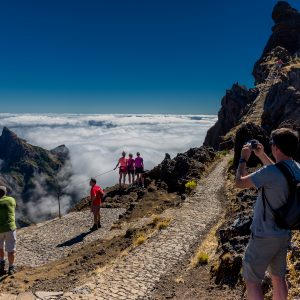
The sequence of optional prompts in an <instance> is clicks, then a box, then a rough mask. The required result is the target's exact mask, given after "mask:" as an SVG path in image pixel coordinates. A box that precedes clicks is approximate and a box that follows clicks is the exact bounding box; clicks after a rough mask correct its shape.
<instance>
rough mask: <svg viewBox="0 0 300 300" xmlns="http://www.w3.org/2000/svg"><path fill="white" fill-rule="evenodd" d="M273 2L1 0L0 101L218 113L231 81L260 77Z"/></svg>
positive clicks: (22, 106)
mask: <svg viewBox="0 0 300 300" xmlns="http://www.w3.org/2000/svg"><path fill="white" fill-rule="evenodd" d="M275 3H276V1H275V0H263V1H262V0H251V1H241V0H228V1H224V0H218V1H212V0H188V1H187V0H181V1H178V0H172V1H171V0H151V1H150V0H147V1H146V0H145V1H144V0H136V1H135V0H134V1H133V0H128V1H124V0H119V1H115V0H110V1H103V0H80V1H79V0H43V1H40V0H36V1H32V0H31V1H30V0H27V1H24V0H19V1H14V0H7V1H5V0H3V1H1V9H0V27H1V32H0V38H1V43H0V101H1V109H0V110H1V112H14V113H27V112H31V113H49V112H50V113H95V114H97V113H171V114H172V113H175V114H202V113H204V114H205V113H208V114H214V113H217V111H218V110H219V108H220V102H221V97H222V96H223V95H224V93H225V90H226V89H228V88H230V87H231V85H232V84H233V83H234V82H237V81H238V82H239V83H241V84H245V85H246V86H248V87H250V86H252V85H253V78H252V76H251V72H252V68H253V64H254V62H255V61H256V60H257V59H258V58H259V57H260V55H261V53H262V50H263V48H264V46H265V44H266V42H267V39H268V38H269V36H270V34H271V27H272V25H273V21H272V19H271V13H272V8H273V6H274V4H275ZM289 3H290V4H291V5H292V6H293V7H295V8H297V9H300V3H299V1H298V0H293V1H289Z"/></svg>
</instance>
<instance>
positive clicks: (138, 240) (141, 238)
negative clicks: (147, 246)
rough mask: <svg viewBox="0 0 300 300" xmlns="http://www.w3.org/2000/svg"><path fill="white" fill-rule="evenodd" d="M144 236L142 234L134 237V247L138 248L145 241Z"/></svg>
mask: <svg viewBox="0 0 300 300" xmlns="http://www.w3.org/2000/svg"><path fill="white" fill-rule="evenodd" d="M146 239H147V238H146V236H145V235H144V234H140V235H139V236H137V237H136V239H135V241H134V245H135V246H140V245H142V244H143V243H144V242H145V241H146Z"/></svg>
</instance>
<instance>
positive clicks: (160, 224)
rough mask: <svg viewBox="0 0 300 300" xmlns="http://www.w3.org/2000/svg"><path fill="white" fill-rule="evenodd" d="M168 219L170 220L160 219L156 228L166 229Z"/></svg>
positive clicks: (168, 222)
mask: <svg viewBox="0 0 300 300" xmlns="http://www.w3.org/2000/svg"><path fill="white" fill-rule="evenodd" d="M170 221H171V220H170V219H167V220H163V221H160V222H159V223H157V225H156V228H157V229H158V230H163V229H166V228H167V227H168V226H169V224H170Z"/></svg>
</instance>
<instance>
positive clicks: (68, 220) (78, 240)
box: [16, 208, 125, 267]
mask: <svg viewBox="0 0 300 300" xmlns="http://www.w3.org/2000/svg"><path fill="white" fill-rule="evenodd" d="M124 212H125V209H123V208H101V215H102V217H101V223H102V227H101V228H100V229H98V230H97V231H94V232H91V231H89V228H90V227H91V225H92V223H93V220H92V214H91V212H90V211H89V210H85V211H81V212H72V213H69V214H67V215H65V216H63V217H62V218H61V219H54V220H52V221H49V222H44V223H40V224H37V225H36V226H30V227H27V228H23V229H20V230H18V232H17V236H18V240H17V243H18V245H17V249H18V255H17V256H16V265H17V266H21V265H26V266H31V267H36V266H40V265H43V264H46V263H48V262H50V261H55V260H58V259H60V258H62V257H66V256H67V255H68V254H69V253H70V252H71V251H74V250H76V249H80V248H82V247H83V246H84V245H86V244H89V243H90V242H93V241H96V240H97V239H99V238H103V237H104V236H105V235H106V234H107V232H109V230H110V228H111V225H112V224H113V223H114V222H115V221H116V220H118V218H119V215H120V214H122V213H124Z"/></svg>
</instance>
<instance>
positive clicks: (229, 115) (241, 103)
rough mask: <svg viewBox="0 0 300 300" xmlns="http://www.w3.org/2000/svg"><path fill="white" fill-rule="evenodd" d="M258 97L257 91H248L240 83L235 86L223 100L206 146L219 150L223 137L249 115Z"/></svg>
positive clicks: (207, 136) (205, 143) (227, 92)
mask: <svg viewBox="0 0 300 300" xmlns="http://www.w3.org/2000/svg"><path fill="white" fill-rule="evenodd" d="M256 96H257V90H256V89H249V90H248V89H247V88H246V87H244V86H241V85H239V84H238V83H235V84H233V86H232V88H231V89H230V90H227V91H226V95H225V96H224V97H223V98H222V101H221V105H222V107H221V109H220V111H219V113H218V121H217V123H216V124H215V125H214V126H213V127H212V128H210V129H209V130H208V132H207V135H206V138H205V141H204V145H206V146H212V147H214V148H215V149H219V145H220V143H221V142H222V137H223V136H225V135H226V133H227V132H228V131H229V130H230V129H231V128H233V127H234V126H236V125H237V123H238V121H239V120H240V119H241V117H242V116H243V115H245V114H246V113H247V111H248V110H249V107H250V105H251V103H252V102H253V101H254V99H255V98H256Z"/></svg>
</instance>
